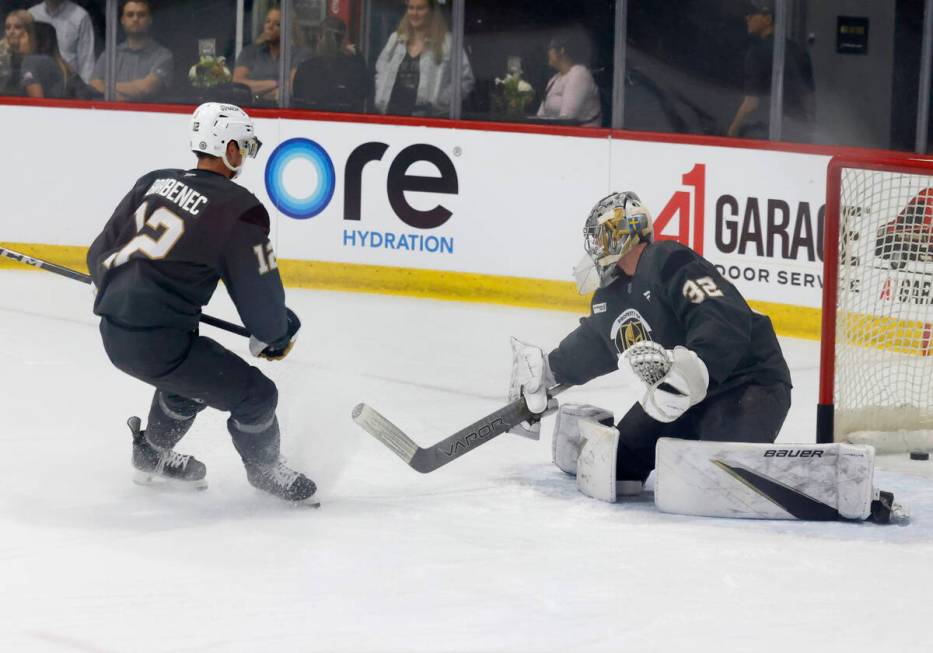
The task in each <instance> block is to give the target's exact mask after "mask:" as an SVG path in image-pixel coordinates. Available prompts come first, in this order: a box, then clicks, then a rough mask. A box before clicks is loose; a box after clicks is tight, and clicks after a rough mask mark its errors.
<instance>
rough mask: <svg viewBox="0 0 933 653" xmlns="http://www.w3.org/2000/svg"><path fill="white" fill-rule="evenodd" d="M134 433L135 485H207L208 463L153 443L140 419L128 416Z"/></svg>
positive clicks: (184, 487) (202, 487) (179, 486)
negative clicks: (150, 441) (142, 428)
mask: <svg viewBox="0 0 933 653" xmlns="http://www.w3.org/2000/svg"><path fill="white" fill-rule="evenodd" d="M126 424H127V426H129V427H130V431H131V432H132V434H133V467H134V468H135V469H136V474H135V476H134V477H133V482H134V483H136V484H138V485H166V486H171V487H174V488H179V489H186V490H203V489H204V488H206V487H207V478H205V477H206V475H207V467H205V466H204V463H202V462H201V461H199V460H198V459H197V458H195V457H194V456H186V455H183V454H180V453H178V452H177V451H175V450H173V449H162V448H160V447H155V446H153V445H152V444H150V443H149V441H148V440H146V434H145V431H142V430H140V425H141V421H140V419H139V418H138V417H135V416H134V417H131V418H129V419H128V420H127V422H126Z"/></svg>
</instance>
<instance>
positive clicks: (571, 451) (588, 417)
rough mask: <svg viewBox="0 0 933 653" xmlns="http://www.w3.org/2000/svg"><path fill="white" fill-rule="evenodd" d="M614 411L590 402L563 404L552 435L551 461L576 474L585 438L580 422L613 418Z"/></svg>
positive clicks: (569, 472)
mask: <svg viewBox="0 0 933 653" xmlns="http://www.w3.org/2000/svg"><path fill="white" fill-rule="evenodd" d="M612 419H613V416H612V411H610V410H606V409H605V408H599V407H598V406H590V405H589V404H563V405H562V406H561V407H560V410H559V411H558V412H557V417H556V418H555V420H554V435H553V436H552V437H551V461H552V462H553V463H554V464H555V465H557V466H558V467H559V468H560V470H561V471H562V472H564V473H566V474H570V475H572V476H575V475H576V473H577V458H579V457H580V450H581V449H582V448H583V442H584V440H585V438H584V436H583V433H582V431H581V430H580V423H581V422H584V421H589V422H596V423H599V422H601V421H604V420H612Z"/></svg>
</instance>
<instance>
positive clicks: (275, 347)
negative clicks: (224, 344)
mask: <svg viewBox="0 0 933 653" xmlns="http://www.w3.org/2000/svg"><path fill="white" fill-rule="evenodd" d="M285 317H286V319H287V322H288V331H287V332H286V333H285V335H284V336H282V337H281V338H279V339H278V340H276V341H275V342H272V343H265V342H263V341H262V340H260V339H259V338H257V337H256V336H250V337H249V353H251V354H252V355H253V356H257V357H259V358H265V359H266V360H270V361H280V360H282V359H283V358H285V357H286V356H288V353H289V352H290V351H291V350H292V347H294V346H295V341H296V340H297V339H298V330H299V329H300V328H301V320H299V319H298V316H297V315H295V313H294V312H293V311H292V309H290V308H287V307H286V309H285Z"/></svg>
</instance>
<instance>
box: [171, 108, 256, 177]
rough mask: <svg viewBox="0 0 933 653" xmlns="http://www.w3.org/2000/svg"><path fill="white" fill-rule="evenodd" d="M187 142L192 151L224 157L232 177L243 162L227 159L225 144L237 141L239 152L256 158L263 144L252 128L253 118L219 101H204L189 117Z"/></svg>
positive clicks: (244, 155)
mask: <svg viewBox="0 0 933 653" xmlns="http://www.w3.org/2000/svg"><path fill="white" fill-rule="evenodd" d="M189 133H190V136H191V140H190V145H191V150H192V151H193V152H203V153H204V154H210V155H211V156H216V157H217V158H219V159H221V160H223V162H224V165H225V166H227V168H229V169H230V170H231V171H232V172H233V176H234V178H236V177H237V176H238V175H239V174H240V170H242V169H243V163H242V162H241V163H240V165H239V166H236V167H234V166H233V165H231V163H230V161H229V160H228V159H227V143H229V142H230V141H236V144H237V146H238V147H239V148H240V154H241V155H242V156H243V159H244V160H245V159H246V158H247V157H248V158H250V159H255V158H256V155H257V154H258V153H259V148H260V147H262V142H261V141H260V140H259V139H258V138H256V134H255V132H254V131H253V121H252V120H251V119H250V117H249V116H248V115H246V112H245V111H243V109H241V108H240V107H238V106H235V105H232V104H223V103H220V102H206V103H205V104H202V105H201V106H199V107H198V108H197V109H195V110H194V114H193V115H192V116H191V131H190V132H189Z"/></svg>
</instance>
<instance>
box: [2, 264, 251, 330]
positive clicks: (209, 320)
mask: <svg viewBox="0 0 933 653" xmlns="http://www.w3.org/2000/svg"><path fill="white" fill-rule="evenodd" d="M0 256H3V257H5V258H8V259H10V260H13V261H16V262H17V263H23V264H24V265H31V266H33V267H34V268H39V269H40V270H46V271H48V272H54V273H55V274H58V275H61V276H63V277H68V278H69V279H74V280H75V281H80V282H82V283H87V284H90V283H91V277H90V276H89V275H86V274H84V273H83V272H78V271H77V270H72V269H71V268H66V267H62V266H61V265H56V264H55V263H50V262H49V261H43V260H42V259H41V258H33V257H32V256H26V255H25V254H20V253H19V252H14V251H13V250H12V249H7V248H5V247H0ZM200 320H201V321H202V322H204V324H209V325H211V326H212V327H217V328H218V329H223V330H224V331H229V332H230V333H235V334H237V335H240V336H243V337H245V338H249V336H250V333H249V331H247V330H246V327H242V326H240V325H239V324H234V323H233V322H227V321H226V320H221V319H220V318H217V317H211V316H210V315H204V314H203V313H202V314H201V317H200Z"/></svg>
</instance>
